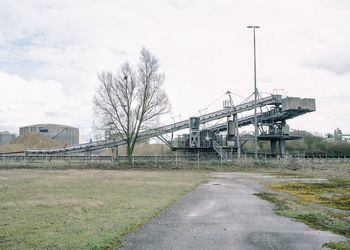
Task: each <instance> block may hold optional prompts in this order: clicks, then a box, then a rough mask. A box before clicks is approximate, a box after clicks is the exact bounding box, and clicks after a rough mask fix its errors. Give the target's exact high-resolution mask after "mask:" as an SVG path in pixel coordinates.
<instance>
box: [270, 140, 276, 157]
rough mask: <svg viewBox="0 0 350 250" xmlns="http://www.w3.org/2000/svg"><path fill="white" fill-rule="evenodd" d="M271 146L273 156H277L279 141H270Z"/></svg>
mask: <svg viewBox="0 0 350 250" xmlns="http://www.w3.org/2000/svg"><path fill="white" fill-rule="evenodd" d="M270 145H271V154H272V155H275V154H276V145H277V141H275V140H271V141H270Z"/></svg>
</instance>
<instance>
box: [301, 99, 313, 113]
mask: <svg viewBox="0 0 350 250" xmlns="http://www.w3.org/2000/svg"><path fill="white" fill-rule="evenodd" d="M301 107H302V108H303V109H308V110H311V111H316V101H315V99H313V98H304V99H301Z"/></svg>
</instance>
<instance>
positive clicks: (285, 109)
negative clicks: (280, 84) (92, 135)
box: [25, 94, 316, 159]
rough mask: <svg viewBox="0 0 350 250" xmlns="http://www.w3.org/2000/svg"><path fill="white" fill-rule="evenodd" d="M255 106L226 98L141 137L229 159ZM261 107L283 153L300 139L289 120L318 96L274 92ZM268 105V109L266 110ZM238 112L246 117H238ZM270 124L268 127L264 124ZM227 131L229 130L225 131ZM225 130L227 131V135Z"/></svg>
mask: <svg viewBox="0 0 350 250" xmlns="http://www.w3.org/2000/svg"><path fill="white" fill-rule="evenodd" d="M254 107H255V102H254V101H247V102H244V103H241V104H238V105H233V103H232V100H231V101H229V102H228V101H225V102H224V108H223V109H221V110H218V111H215V112H211V113H208V114H204V115H201V116H197V117H190V118H189V119H186V120H183V121H180V122H174V123H172V124H169V125H166V126H162V127H158V128H154V129H148V130H144V131H141V132H140V133H139V136H138V141H145V140H147V139H150V138H154V137H157V138H159V139H161V140H162V141H163V142H164V143H166V144H167V145H168V146H169V147H170V148H171V149H172V150H182V151H188V152H194V151H197V152H198V151H200V150H203V151H206V152H209V151H212V152H216V153H217V154H218V155H220V156H221V157H222V158H224V159H227V158H228V156H227V152H228V150H231V152H236V151H237V150H239V148H240V145H241V144H244V143H245V142H246V141H249V140H251V139H252V135H250V136H249V135H248V136H246V135H245V136H240V135H239V133H238V128H239V127H243V126H247V125H251V124H254V116H253V115H245V116H243V114H244V113H247V112H249V111H251V110H253V109H254ZM256 107H257V109H259V112H258V114H257V121H258V125H259V130H260V134H259V136H258V139H259V140H268V141H270V143H271V153H272V154H275V153H276V145H277V142H279V154H281V155H284V154H285V142H286V140H291V139H297V138H298V137H296V136H292V135H290V134H289V127H288V125H287V124H286V120H288V119H292V118H294V117H297V116H300V115H303V114H306V113H308V112H312V111H315V110H316V107H315V99H310V98H304V99H301V98H296V97H287V98H282V95H275V94H273V95H270V96H267V97H264V98H260V99H258V100H257V102H256ZM263 109H266V111H263ZM238 114H240V115H242V117H240V118H238ZM220 119H227V121H226V122H225V123H221V124H216V125H211V126H208V124H210V123H211V122H213V121H219V120H220ZM266 127H267V128H268V130H267V131H265V129H264V128H266ZM184 129H189V133H188V134H185V135H182V136H179V137H177V138H176V139H175V140H173V141H169V140H167V139H166V138H165V137H164V136H165V135H167V134H170V133H174V132H177V131H180V130H184ZM225 133H226V134H225ZM223 134H225V135H223ZM123 144H126V143H125V141H124V140H123V139H122V138H120V137H118V136H116V137H115V138H113V139H107V140H102V141H96V142H89V143H84V144H79V145H72V146H67V147H62V148H50V149H28V150H26V151H25V154H26V155H35V154H56V155H57V154H65V155H66V154H76V153H82V152H91V151H95V150H100V149H105V148H112V150H113V152H114V155H115V157H117V154H118V146H120V145H123Z"/></svg>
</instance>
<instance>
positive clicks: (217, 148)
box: [213, 141, 228, 161]
mask: <svg viewBox="0 0 350 250" xmlns="http://www.w3.org/2000/svg"><path fill="white" fill-rule="evenodd" d="M213 148H214V150H215V151H216V152H217V153H218V154H219V155H220V157H221V159H222V160H224V161H227V160H228V155H227V153H226V151H225V150H224V149H223V148H222V147H221V146H220V145H219V144H218V143H217V142H216V141H213Z"/></svg>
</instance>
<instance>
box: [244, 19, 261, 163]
mask: <svg viewBox="0 0 350 250" xmlns="http://www.w3.org/2000/svg"><path fill="white" fill-rule="evenodd" d="M247 28H248V29H253V39H254V126H255V135H254V158H255V160H258V121H257V118H256V99H257V92H258V91H257V88H256V46H255V29H258V28H260V26H254V25H250V26H247Z"/></svg>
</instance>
